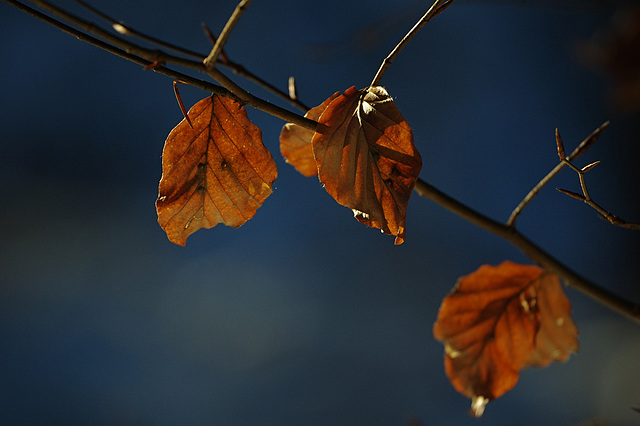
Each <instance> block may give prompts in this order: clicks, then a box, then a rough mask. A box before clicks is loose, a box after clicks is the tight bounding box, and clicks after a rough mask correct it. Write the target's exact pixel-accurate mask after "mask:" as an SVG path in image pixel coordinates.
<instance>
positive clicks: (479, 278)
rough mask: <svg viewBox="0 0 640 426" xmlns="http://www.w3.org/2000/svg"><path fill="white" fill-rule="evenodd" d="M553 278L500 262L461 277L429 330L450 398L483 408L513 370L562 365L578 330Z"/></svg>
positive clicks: (512, 380)
mask: <svg viewBox="0 0 640 426" xmlns="http://www.w3.org/2000/svg"><path fill="white" fill-rule="evenodd" d="M570 311H571V306H570V304H569V300H568V299H567V296H566V295H565V294H564V291H563V290H562V286H561V284H560V281H559V280H558V278H557V277H556V276H555V275H553V274H551V273H549V272H545V271H543V270H542V269H541V268H539V267H537V266H531V265H519V264H516V263H513V262H509V261H506V262H503V263H502V264H501V265H499V266H488V265H484V266H481V267H480V268H479V269H478V270H477V271H475V272H473V273H472V274H470V275H467V276H465V277H462V278H460V279H459V280H458V283H457V284H456V286H455V287H454V289H453V291H452V292H451V293H450V294H449V295H448V296H447V297H445V298H444V300H443V302H442V305H441V306H440V312H439V313H438V320H437V321H436V323H435V324H434V326H433V334H434V336H435V338H436V339H438V340H439V341H441V342H442V343H444V346H445V361H444V364H445V372H446V374H447V376H448V377H449V380H450V381H451V384H452V385H453V386H454V387H455V388H456V390H457V391H458V392H460V393H462V394H464V395H466V396H468V397H469V398H472V411H473V413H474V414H475V415H476V416H478V417H479V416H481V415H482V412H483V411H484V407H485V405H486V404H487V403H488V402H489V401H491V400H493V399H495V398H498V397H499V396H501V395H502V394H504V393H505V392H507V391H509V390H510V389H511V388H513V387H514V386H515V384H516V382H517V381H518V378H519V375H520V370H521V369H523V368H525V367H528V366H537V367H543V366H546V365H548V364H549V363H550V362H551V361H554V360H555V361H564V360H566V359H567V358H568V357H569V355H570V354H571V353H572V352H576V351H577V350H578V339H577V336H578V329H577V328H576V326H575V324H574V322H573V320H572V319H571V315H570Z"/></svg>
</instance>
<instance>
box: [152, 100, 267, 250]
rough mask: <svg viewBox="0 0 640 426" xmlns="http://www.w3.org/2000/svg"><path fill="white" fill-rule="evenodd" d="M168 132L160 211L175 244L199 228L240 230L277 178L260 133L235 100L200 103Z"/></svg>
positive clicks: (169, 236) (161, 221) (163, 163)
mask: <svg viewBox="0 0 640 426" xmlns="http://www.w3.org/2000/svg"><path fill="white" fill-rule="evenodd" d="M188 117H189V118H190V119H191V123H192V124H193V128H191V127H190V126H189V124H188V123H187V121H186V120H184V119H183V120H182V121H181V122H180V123H179V124H178V125H177V126H176V127H175V128H174V129H173V130H172V131H171V133H169V136H168V137H167V140H166V142H165V146H164V150H163V152H162V179H161V180H160V185H159V190H158V199H157V201H156V209H157V212H158V222H159V223H160V226H161V227H162V228H163V229H164V230H165V232H166V233H167V237H168V238H169V240H171V241H172V242H174V243H176V244H179V245H184V244H185V242H186V240H187V237H188V236H189V235H191V234H193V233H194V232H195V231H197V230H198V229H200V228H211V227H214V226H216V225H217V224H218V223H224V224H225V225H228V226H232V227H234V228H237V227H239V226H241V225H242V224H244V223H245V222H246V221H247V220H249V219H251V218H252V217H253V216H254V215H255V213H256V210H257V209H258V208H259V207H260V206H261V205H262V203H263V202H264V200H265V199H266V198H267V197H268V196H269V195H271V192H272V189H271V186H272V184H273V181H274V180H275V179H276V177H277V175H278V171H277V168H276V164H275V162H274V161H273V158H272V157H271V154H270V153H269V151H268V150H267V149H266V148H265V146H264V145H263V144H262V132H261V131H260V129H259V128H258V127H256V126H255V125H254V124H253V123H251V121H249V119H248V117H247V112H246V111H245V109H244V108H243V107H242V106H241V105H240V104H238V103H237V102H235V101H233V100H231V99H228V98H223V97H220V96H217V95H213V96H211V97H207V98H205V99H202V100H201V101H199V102H198V103H197V104H195V105H194V106H193V107H192V108H191V110H190V111H189V113H188Z"/></svg>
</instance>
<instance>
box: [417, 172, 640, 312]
mask: <svg viewBox="0 0 640 426" xmlns="http://www.w3.org/2000/svg"><path fill="white" fill-rule="evenodd" d="M414 189H415V191H416V193H417V194H418V195H420V196H422V197H425V198H428V199H430V200H432V201H434V202H436V203H437V204H439V205H441V206H442V207H444V208H446V209H447V210H449V211H451V212H453V213H455V214H457V215H458V216H460V217H462V218H463V219H466V220H467V221H469V222H471V223H473V224H474V225H476V226H478V227H480V228H483V229H485V230H487V231H489V232H491V233H493V234H495V235H497V236H499V237H501V238H503V239H505V240H507V241H509V242H510V243H511V244H513V245H514V246H515V247H517V248H518V249H520V251H522V252H523V253H524V254H525V255H526V256H527V257H528V258H529V259H531V260H532V261H534V262H536V263H538V264H539V265H540V266H542V267H543V268H545V269H547V270H549V271H551V272H553V273H555V274H557V275H558V276H559V277H561V278H562V279H563V280H564V281H565V283H566V284H567V285H569V286H571V287H573V288H575V289H576V290H578V291H580V292H582V293H583V294H585V295H587V296H589V297H590V298H592V299H593V300H595V301H596V302H598V303H600V304H602V305H604V306H607V307H608V308H610V309H612V310H613V311H615V312H617V313H619V314H621V315H623V316H626V317H627V318H629V319H631V320H632V321H634V322H636V323H638V324H640V306H639V305H637V304H635V303H632V302H630V301H628V300H626V299H623V298H621V297H619V296H617V295H615V294H613V293H611V292H609V291H608V290H606V289H604V288H602V287H599V286H598V285H596V284H594V283H592V282H591V281H589V280H587V279H586V278H584V277H582V276H580V275H579V274H577V273H576V272H574V271H573V270H571V269H570V268H569V267H567V266H566V265H564V264H563V263H561V262H560V261H558V260H557V259H556V258H554V257H553V256H551V255H550V254H548V253H547V252H546V251H544V250H543V249H542V248H540V247H538V246H537V245H536V244H534V243H533V242H531V240H529V239H528V238H527V237H525V236H524V235H523V234H521V233H520V232H518V231H517V230H516V229H515V228H513V227H511V226H509V225H507V224H502V223H500V222H497V221H495V220H493V219H491V218H489V217H487V216H485V215H483V214H481V213H479V212H477V211H476V210H474V209H472V208H470V207H468V206H466V205H465V204H463V203H461V202H460V201H458V200H456V199H454V198H453V197H451V196H449V195H447V194H445V193H444V192H442V191H440V190H439V189H437V188H435V187H434V186H433V185H430V184H428V183H427V182H425V181H423V180H421V179H418V181H417V182H416V186H415V188H414Z"/></svg>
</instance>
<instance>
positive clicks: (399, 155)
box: [312, 86, 422, 244]
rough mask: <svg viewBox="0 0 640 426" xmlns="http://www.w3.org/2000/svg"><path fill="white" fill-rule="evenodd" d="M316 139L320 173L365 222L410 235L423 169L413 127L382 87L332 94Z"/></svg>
mask: <svg viewBox="0 0 640 426" xmlns="http://www.w3.org/2000/svg"><path fill="white" fill-rule="evenodd" d="M332 98H333V99H332ZM332 98H330V99H329V100H330V103H329V105H328V106H327V107H326V109H325V110H324V112H323V113H322V115H321V116H320V118H319V120H318V122H319V123H320V124H322V125H324V126H326V128H327V129H326V130H325V131H323V133H315V134H314V136H313V139H312V145H313V154H314V157H315V160H316V163H317V170H318V177H319V179H320V182H322V183H323V184H324V186H325V189H326V190H327V192H328V193H329V194H330V195H331V196H332V197H333V198H334V199H335V200H336V201H337V202H338V203H339V204H341V205H343V206H346V207H348V208H350V209H352V210H353V212H354V215H355V217H356V219H358V220H359V221H360V222H362V223H364V224H366V225H368V226H371V227H374V228H378V229H380V230H382V231H383V232H384V233H387V234H391V235H395V236H396V239H395V244H402V243H403V242H404V239H405V217H406V211H407V204H408V202H409V197H410V196H411V191H412V189H413V187H414V185H415V182H416V180H417V178H418V174H419V173H420V169H421V168H422V159H421V157H420V154H419V153H418V150H417V149H416V147H415V146H414V144H413V134H412V132H411V127H409V125H408V124H407V122H406V121H405V120H404V118H403V117H402V115H401V114H400V112H399V111H398V108H397V107H396V105H395V103H394V102H393V100H392V99H391V97H390V96H389V94H388V93H387V91H386V90H385V89H384V88H382V87H380V86H376V87H369V88H367V89H363V90H361V91H358V90H356V89H355V87H351V88H350V89H348V90H347V91H345V93H344V94H342V95H339V96H335V95H334V96H333V97H332Z"/></svg>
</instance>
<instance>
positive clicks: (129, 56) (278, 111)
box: [3, 0, 322, 131]
mask: <svg viewBox="0 0 640 426" xmlns="http://www.w3.org/2000/svg"><path fill="white" fill-rule="evenodd" d="M3 1H4V2H6V3H9V4H11V5H12V6H14V7H16V8H17V9H19V10H21V11H23V12H25V13H27V14H29V15H31V16H33V17H35V18H38V19H40V20H42V21H44V22H46V23H48V24H50V25H52V26H54V27H56V28H58V29H59V30H62V31H64V32H66V33H67V34H70V35H72V36H74V37H76V38H77V39H78V40H81V41H84V42H86V43H89V44H92V45H94V46H96V47H98V48H100V49H103V50H105V51H107V52H109V53H112V54H114V55H116V56H119V57H121V58H123V59H126V60H128V61H131V62H134V63H136V64H138V65H142V66H143V67H145V68H147V69H152V70H153V71H154V72H157V73H159V74H164V75H166V76H168V77H171V78H173V79H174V80H178V81H181V82H183V83H186V84H189V85H192V86H195V87H198V88H200V89H202V90H205V91H207V92H210V93H215V94H217V95H220V96H225V97H228V98H232V99H235V100H236V101H238V102H242V103H245V104H246V105H249V106H251V107H253V108H256V109H259V110H261V111H263V112H266V113H267V114H270V115H273V116H274V117H277V118H280V119H282V120H285V121H287V122H291V123H294V124H297V125H299V126H302V127H304V128H306V129H310V130H314V131H315V130H316V129H317V127H318V126H317V125H318V123H317V122H315V121H313V120H310V119H308V118H306V117H303V116H301V115H299V114H295V113H293V112H291V111H288V110H286V109H284V108H281V107H279V106H277V105H274V104H272V103H270V102H267V101H265V100H263V99H261V98H258V97H256V96H254V95H251V94H249V96H248V97H247V99H240V98H238V97H237V96H235V95H234V94H233V93H231V91H229V90H228V89H225V88H224V87H221V86H218V85H216V84H213V83H210V82H208V81H204V80H200V79H197V78H194V77H191V76H189V75H187V74H183V73H181V72H178V71H175V70H172V69H170V68H167V67H166V66H162V65H158V61H161V59H158V58H161V57H163V56H162V54H159V53H158V52H159V51H152V50H149V49H144V48H141V47H140V46H136V45H134V44H132V43H129V42H127V41H124V40H122V39H120V38H119V37H117V36H113V35H111V34H110V33H108V32H106V34H109V36H110V37H109V38H111V39H113V40H114V41H117V42H118V43H124V44H126V45H127V46H129V47H131V48H132V49H131V51H133V52H137V53H140V54H142V55H149V56H151V57H154V54H155V60H149V59H145V58H144V57H141V56H139V55H137V54H135V53H130V51H129V49H127V50H123V49H121V48H118V47H116V46H114V45H111V44H109V43H106V42H105V41H103V40H100V39H98V38H96V37H93V36H91V35H89V34H87V33H84V32H82V31H80V30H78V29H76V28H73V27H71V26H69V25H67V24H65V23H63V22H60V21H58V20H56V19H54V18H52V17H50V16H48V15H46V14H44V13H42V12H40V11H38V10H36V9H33V8H31V7H29V6H27V5H25V4H23V3H21V2H19V1H16V0H3ZM34 2H36V3H38V4H42V5H46V7H53V6H52V5H50V4H47V3H46V2H43V1H41V0H34ZM56 9H57V8H56ZM58 10H59V9H58ZM59 11H60V10H59ZM62 12H64V11H62ZM64 13H66V12H64ZM69 15H70V16H72V15H71V14H69ZM78 20H79V22H77V23H79V24H81V25H83V26H84V25H87V23H86V22H84V21H82V20H81V19H79V18H78ZM89 25H90V24H89ZM93 28H94V29H95V28H97V27H95V26H93ZM185 61H186V60H185ZM199 66H203V65H201V64H199ZM318 130H319V131H322V129H318Z"/></svg>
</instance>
